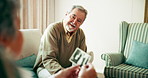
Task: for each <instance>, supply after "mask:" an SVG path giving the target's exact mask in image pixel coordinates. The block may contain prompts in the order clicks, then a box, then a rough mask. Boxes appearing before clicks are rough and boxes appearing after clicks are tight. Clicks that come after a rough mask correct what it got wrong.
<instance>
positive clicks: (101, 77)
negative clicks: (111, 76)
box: [97, 73, 105, 78]
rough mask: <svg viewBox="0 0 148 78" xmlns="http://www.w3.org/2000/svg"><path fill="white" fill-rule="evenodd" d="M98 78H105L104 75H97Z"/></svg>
mask: <svg viewBox="0 0 148 78" xmlns="http://www.w3.org/2000/svg"><path fill="white" fill-rule="evenodd" d="M97 76H98V78H105V77H104V75H103V74H102V73H97Z"/></svg>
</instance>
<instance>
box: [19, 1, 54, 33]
mask: <svg viewBox="0 0 148 78" xmlns="http://www.w3.org/2000/svg"><path fill="white" fill-rule="evenodd" d="M54 3H55V1H54V0H20V7H21V9H20V11H19V15H20V20H21V23H20V27H19V28H20V29H40V31H41V33H43V32H44V30H45V29H46V27H47V26H48V25H49V24H50V23H52V22H54V8H55V7H54Z"/></svg>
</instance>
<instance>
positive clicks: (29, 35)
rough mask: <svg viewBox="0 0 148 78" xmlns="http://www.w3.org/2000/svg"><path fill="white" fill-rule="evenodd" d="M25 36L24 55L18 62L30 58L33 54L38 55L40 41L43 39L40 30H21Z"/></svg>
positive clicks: (22, 54)
mask: <svg viewBox="0 0 148 78" xmlns="http://www.w3.org/2000/svg"><path fill="white" fill-rule="evenodd" d="M20 31H21V32H22V34H23V39H24V40H23V41H24V42H23V47H22V53H21V55H20V57H18V59H17V60H19V59H22V58H25V57H28V56H30V55H32V54H35V55H37V53H38V49H39V44H40V39H41V36H42V34H41V32H40V30H39V29H21V30H20Z"/></svg>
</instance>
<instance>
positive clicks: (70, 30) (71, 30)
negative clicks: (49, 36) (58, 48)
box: [66, 25, 75, 32]
mask: <svg viewBox="0 0 148 78" xmlns="http://www.w3.org/2000/svg"><path fill="white" fill-rule="evenodd" d="M66 30H67V31H68V32H73V31H75V29H73V27H72V26H68V25H66Z"/></svg>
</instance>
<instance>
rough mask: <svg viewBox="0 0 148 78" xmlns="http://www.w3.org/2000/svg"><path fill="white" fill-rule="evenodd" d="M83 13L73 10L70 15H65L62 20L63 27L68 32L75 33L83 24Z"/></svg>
mask: <svg viewBox="0 0 148 78" xmlns="http://www.w3.org/2000/svg"><path fill="white" fill-rule="evenodd" d="M84 20H85V13H84V12H82V11H80V10H78V9H77V8H75V9H74V10H72V11H71V12H70V13H67V14H66V17H65V18H64V20H63V25H64V26H65V28H66V30H67V31H68V32H74V31H76V30H77V29H78V28H79V27H80V26H81V25H82V23H83V22H84Z"/></svg>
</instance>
